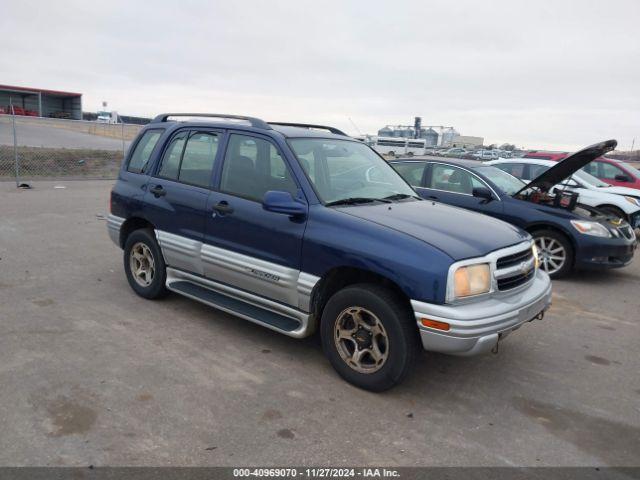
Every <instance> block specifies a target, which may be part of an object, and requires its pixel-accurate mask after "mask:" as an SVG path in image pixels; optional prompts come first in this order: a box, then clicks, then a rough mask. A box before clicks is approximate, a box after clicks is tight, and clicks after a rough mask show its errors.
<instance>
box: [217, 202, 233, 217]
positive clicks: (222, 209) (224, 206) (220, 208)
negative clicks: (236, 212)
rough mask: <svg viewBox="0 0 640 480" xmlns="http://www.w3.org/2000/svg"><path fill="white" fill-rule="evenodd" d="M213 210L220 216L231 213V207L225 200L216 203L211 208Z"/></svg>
mask: <svg viewBox="0 0 640 480" xmlns="http://www.w3.org/2000/svg"><path fill="white" fill-rule="evenodd" d="M213 209H214V210H215V211H216V212H218V213H219V214H221V215H228V214H230V213H233V207H231V206H230V205H229V203H228V202H226V201H225V200H222V201H221V202H218V203H216V204H215V205H214V206H213Z"/></svg>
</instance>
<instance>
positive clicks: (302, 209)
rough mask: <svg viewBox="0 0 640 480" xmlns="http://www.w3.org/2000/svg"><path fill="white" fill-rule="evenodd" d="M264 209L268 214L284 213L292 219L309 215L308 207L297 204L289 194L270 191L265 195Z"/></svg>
mask: <svg viewBox="0 0 640 480" xmlns="http://www.w3.org/2000/svg"><path fill="white" fill-rule="evenodd" d="M262 208H264V209H265V210H266V211H268V212H275V213H283V214H285V215H290V216H292V217H298V216H301V215H306V214H307V206H306V205H305V204H304V203H300V202H297V201H295V200H294V199H293V197H292V196H291V194H290V193H289V192H282V191H279V190H270V191H268V192H267V193H265V194H264V198H263V199H262Z"/></svg>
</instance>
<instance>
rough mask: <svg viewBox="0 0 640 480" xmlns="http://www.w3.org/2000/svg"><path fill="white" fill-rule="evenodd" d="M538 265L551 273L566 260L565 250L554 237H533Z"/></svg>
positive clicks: (559, 267)
mask: <svg viewBox="0 0 640 480" xmlns="http://www.w3.org/2000/svg"><path fill="white" fill-rule="evenodd" d="M535 242H536V247H537V248H538V255H539V257H540V267H541V268H542V269H543V270H544V271H545V272H547V273H548V274H549V275H552V274H554V273H556V272H558V271H559V270H560V269H561V268H562V267H563V266H564V264H565V262H566V261H567V251H566V250H565V248H564V247H563V246H562V245H561V244H560V242H558V241H557V240H556V239H555V238H551V237H537V238H536V239H535Z"/></svg>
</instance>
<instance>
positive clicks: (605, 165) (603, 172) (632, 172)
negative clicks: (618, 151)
mask: <svg viewBox="0 0 640 480" xmlns="http://www.w3.org/2000/svg"><path fill="white" fill-rule="evenodd" d="M583 170H584V171H586V172H587V173H590V174H591V175H593V176H594V177H597V178H599V179H600V180H602V181H603V182H607V183H609V184H611V185H615V186H617V187H627V188H633V189H636V190H638V194H639V195H640V170H638V169H637V168H634V167H633V166H631V165H629V164H628V163H625V162H623V161H621V160H615V159H613V158H606V157H600V158H596V159H595V160H594V161H593V162H591V163H590V164H589V165H587V166H585V167H584V168H583Z"/></svg>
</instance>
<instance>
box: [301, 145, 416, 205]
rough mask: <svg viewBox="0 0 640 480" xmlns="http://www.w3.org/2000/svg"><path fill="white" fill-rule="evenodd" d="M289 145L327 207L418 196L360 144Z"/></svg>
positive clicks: (397, 175)
mask: <svg viewBox="0 0 640 480" xmlns="http://www.w3.org/2000/svg"><path fill="white" fill-rule="evenodd" d="M289 144H290V145H291V148H292V149H293V151H294V153H295V154H296V156H297V157H298V161H299V162H300V165H301V166H302V168H303V169H304V171H305V173H306V174H307V176H308V177H309V180H311V183H312V184H313V187H314V189H315V191H316V193H317V194H318V196H319V197H320V200H322V201H323V202H324V203H333V202H339V201H342V200H347V199H365V200H366V199H372V200H374V199H375V200H379V199H383V200H384V199H386V198H387V197H392V199H400V198H408V197H415V195H416V193H415V192H414V191H413V189H412V188H411V187H410V186H409V185H408V184H407V183H406V182H405V181H404V180H403V179H402V177H401V176H400V175H399V174H398V173H396V171H395V170H394V169H393V168H392V167H391V166H390V165H389V164H388V163H387V162H386V161H385V160H383V159H382V158H380V157H379V156H378V155H377V154H376V153H375V152H374V151H373V150H371V148H369V147H368V146H366V145H364V144H362V143H360V142H356V141H351V140H334V139H326V138H296V139H291V140H289Z"/></svg>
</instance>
